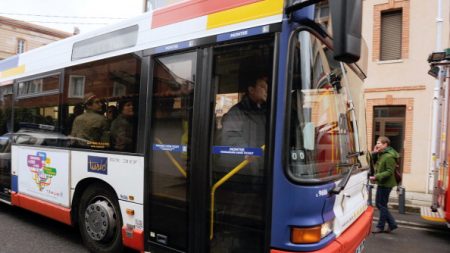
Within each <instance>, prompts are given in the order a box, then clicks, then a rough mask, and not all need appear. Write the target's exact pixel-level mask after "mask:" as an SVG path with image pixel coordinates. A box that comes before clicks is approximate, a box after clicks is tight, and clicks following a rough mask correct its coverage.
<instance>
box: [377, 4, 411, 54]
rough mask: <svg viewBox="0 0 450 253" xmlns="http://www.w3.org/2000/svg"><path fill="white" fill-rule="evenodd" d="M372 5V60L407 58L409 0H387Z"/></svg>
mask: <svg viewBox="0 0 450 253" xmlns="http://www.w3.org/2000/svg"><path fill="white" fill-rule="evenodd" d="M386 2H387V3H384V4H376V5H374V7H373V14H374V15H373V18H374V19H373V40H372V43H373V44H372V45H373V47H372V60H373V61H391V60H400V59H407V58H408V55H409V30H410V28H409V20H410V18H409V16H410V14H409V13H410V7H409V0H387V1H386Z"/></svg>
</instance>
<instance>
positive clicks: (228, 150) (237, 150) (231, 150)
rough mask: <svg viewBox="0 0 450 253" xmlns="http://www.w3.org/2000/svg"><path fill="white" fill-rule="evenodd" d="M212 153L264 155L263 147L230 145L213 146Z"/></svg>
mask: <svg viewBox="0 0 450 253" xmlns="http://www.w3.org/2000/svg"><path fill="white" fill-rule="evenodd" d="M212 153H213V154H215V155H251V156H262V155H263V150H262V148H242V147H228V146H213V150H212Z"/></svg>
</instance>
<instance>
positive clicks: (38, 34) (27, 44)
mask: <svg viewBox="0 0 450 253" xmlns="http://www.w3.org/2000/svg"><path fill="white" fill-rule="evenodd" d="M71 35H72V34H70V33H66V32H62V31H58V30H55V29H51V28H48V27H44V26H39V25H35V24H31V23H27V22H23V21H19V20H15V19H11V18H6V17H1V16H0V42H1V43H0V60H2V59H5V58H7V57H10V56H12V55H15V54H20V53H23V52H25V51H29V50H31V49H34V48H37V47H41V46H44V45H47V44H48V43H51V42H53V41H57V40H60V39H64V38H66V37H69V36H71Z"/></svg>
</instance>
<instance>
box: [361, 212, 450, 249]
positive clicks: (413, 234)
mask: <svg viewBox="0 0 450 253" xmlns="http://www.w3.org/2000/svg"><path fill="white" fill-rule="evenodd" d="M391 212H392V211H391ZM394 212H395V211H394ZM394 212H392V213H393V214H395V213H394ZM394 216H397V217H396V220H397V222H398V224H399V228H398V229H396V230H394V231H393V232H392V233H389V234H387V233H380V234H371V235H370V236H369V237H368V238H367V240H366V243H365V250H366V251H365V253H380V252H386V253H424V252H429V253H450V228H447V226H446V225H445V224H441V223H431V222H426V221H424V220H421V218H420V216H419V214H411V213H410V214H406V215H398V214H396V215H394ZM375 225H376V223H375V222H374V223H373V224H372V228H374V227H375Z"/></svg>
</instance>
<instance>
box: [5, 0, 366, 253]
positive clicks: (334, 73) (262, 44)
mask: <svg viewBox="0 0 450 253" xmlns="http://www.w3.org/2000/svg"><path fill="white" fill-rule="evenodd" d="M361 8H362V1H360V0H358V1H357V0H353V1H342V0H339V1H338V0H332V1H329V2H328V1H317V0H313V1H281V0H226V1H225V0H224V1H212V0H204V1H198V0H188V1H177V2H175V3H173V4H171V5H166V6H159V7H158V8H155V9H154V10H151V11H149V12H147V13H145V14H143V15H141V16H139V17H136V18H133V19H130V20H126V21H123V22H120V23H117V24H112V25H109V26H106V27H104V28H102V29H100V30H97V31H94V32H87V33H82V34H78V35H76V36H72V37H70V38H67V39H64V40H61V41H57V42H54V43H51V44H48V45H46V46H44V47H41V48H38V49H34V50H32V51H29V52H25V53H23V54H19V55H16V56H13V57H11V58H7V59H5V60H2V61H0V102H1V104H0V105H1V107H0V109H1V110H0V129H1V130H0V131H1V138H0V144H1V145H0V149H1V153H0V161H1V162H0V165H1V168H0V200H1V202H4V203H5V204H10V205H13V206H17V207H20V208H24V209H27V210H30V211H33V212H36V213H39V214H41V215H43V216H46V217H50V218H52V219H55V220H57V221H60V222H62V223H65V224H68V225H71V226H75V227H77V228H79V232H80V234H81V238H82V240H83V243H84V245H85V246H86V248H87V249H89V250H90V251H91V252H121V251H122V250H123V248H124V247H127V248H132V249H135V250H137V251H140V252H191V253H201V252H214V253H215V252H271V253H288V252H358V253H359V252H362V251H363V250H364V242H365V239H366V237H367V236H368V235H369V233H370V229H371V224H372V217H373V208H372V207H371V206H369V205H368V191H367V186H368V172H369V162H368V159H367V143H366V132H365V131H366V125H365V108H364V98H363V93H364V91H363V85H362V84H363V79H364V78H365V73H364V71H363V67H362V66H363V65H361V64H359V62H357V61H358V59H360V51H361V50H360V49H361V41H362V40H361V15H362V12H361Z"/></svg>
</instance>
